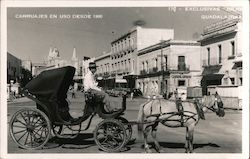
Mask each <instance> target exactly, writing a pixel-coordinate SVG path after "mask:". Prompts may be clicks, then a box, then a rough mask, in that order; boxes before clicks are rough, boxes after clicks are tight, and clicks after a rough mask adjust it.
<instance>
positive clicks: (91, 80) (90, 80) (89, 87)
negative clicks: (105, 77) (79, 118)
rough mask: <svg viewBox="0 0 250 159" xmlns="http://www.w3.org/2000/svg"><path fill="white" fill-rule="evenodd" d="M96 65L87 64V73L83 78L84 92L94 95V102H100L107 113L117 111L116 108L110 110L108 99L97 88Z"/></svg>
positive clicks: (105, 94)
mask: <svg viewBox="0 0 250 159" xmlns="http://www.w3.org/2000/svg"><path fill="white" fill-rule="evenodd" d="M96 67H97V66H96V64H95V63H94V62H90V63H89V71H88V72H87V74H86V75H85V77H84V82H83V84H84V91H85V92H90V93H91V94H94V97H95V99H96V100H98V101H101V102H102V103H103V104H104V109H105V110H106V111H108V112H112V111H115V110H117V108H115V107H114V108H112V106H111V104H110V97H109V95H108V94H107V93H105V92H104V91H103V90H102V88H101V87H98V82H97V81H96V79H95V76H94V74H95V72H96Z"/></svg>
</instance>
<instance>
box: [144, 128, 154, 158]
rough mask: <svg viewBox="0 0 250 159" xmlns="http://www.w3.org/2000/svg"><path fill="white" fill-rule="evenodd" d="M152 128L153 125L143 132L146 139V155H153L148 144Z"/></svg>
mask: <svg viewBox="0 0 250 159" xmlns="http://www.w3.org/2000/svg"><path fill="white" fill-rule="evenodd" d="M151 128H152V125H148V126H146V128H145V129H144V131H143V137H144V149H145V151H146V153H151V152H152V151H151V150H150V148H149V144H148V133H149V132H150V129H151Z"/></svg>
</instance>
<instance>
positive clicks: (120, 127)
mask: <svg viewBox="0 0 250 159" xmlns="http://www.w3.org/2000/svg"><path fill="white" fill-rule="evenodd" d="M74 74H75V68H73V67H70V66H68V67H63V68H58V69H53V70H48V71H44V72H42V73H41V74H39V75H38V76H37V77H36V78H34V79H33V80H32V81H30V82H29V83H28V84H27V85H26V86H25V88H24V90H23V94H24V95H25V96H26V97H28V98H30V99H32V100H33V101H35V102H36V108H24V109H21V110H19V111H17V112H16V113H15V114H14V115H13V116H12V118H11V120H10V124H9V125H10V126H9V127H10V134H11V137H12V139H13V140H14V141H15V142H16V143H17V144H18V145H19V146H20V147H22V148H25V149H39V148H42V147H43V146H44V145H45V144H46V143H47V142H48V140H49V139H50V137H51V135H52V134H53V135H55V136H56V137H59V138H74V137H76V136H77V135H78V134H79V133H80V132H81V131H84V130H87V129H88V128H89V126H90V124H91V121H92V118H93V117H94V116H95V115H96V114H98V115H99V117H100V118H102V119H104V120H103V121H102V122H101V123H99V124H98V125H97V126H96V128H95V130H94V139H95V142H96V144H97V145H98V146H99V148H100V149H102V150H104V151H107V152H116V151H119V150H120V149H121V148H122V147H123V146H124V145H125V144H126V143H127V142H128V141H129V139H130V137H131V135H132V128H131V125H127V124H126V123H128V121H127V120H126V119H125V118H123V117H122V116H121V115H122V114H123V112H124V111H125V110H126V97H125V96H124V97H123V100H122V108H121V109H119V110H118V111H115V112H112V113H110V112H107V111H105V109H104V106H103V104H102V103H101V102H100V101H96V99H94V97H93V95H91V94H90V93H88V92H86V93H85V103H86V104H85V107H84V110H83V115H82V116H80V117H79V118H73V117H71V115H70V114H69V107H68V101H67V92H68V88H69V86H70V84H71V82H72V80H73V76H74ZM87 119H89V120H88V124H87V126H86V128H84V129H82V128H81V126H82V122H84V121H86V120H87ZM64 131H65V132H64Z"/></svg>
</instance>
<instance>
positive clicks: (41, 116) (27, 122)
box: [9, 108, 51, 149]
mask: <svg viewBox="0 0 250 159" xmlns="http://www.w3.org/2000/svg"><path fill="white" fill-rule="evenodd" d="M9 127H10V134H11V137H12V139H13V140H14V141H15V142H16V144H17V145H18V146H20V147H21V148H24V149H40V148H42V147H43V146H44V145H45V144H46V143H47V142H48V140H49V138H50V131H51V126H50V121H49V118H48V117H47V116H46V115H45V113H43V112H42V111H40V110H38V109H28V108H25V109H21V110H19V111H17V112H16V113H15V114H14V115H13V116H12V118H11V120H10V123H9Z"/></svg>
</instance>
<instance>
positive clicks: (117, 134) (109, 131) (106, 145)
mask: <svg viewBox="0 0 250 159" xmlns="http://www.w3.org/2000/svg"><path fill="white" fill-rule="evenodd" d="M94 139H95V142H96V144H97V145H98V147H99V148H100V149H101V150H103V151H106V152H118V151H120V150H121V149H122V147H123V146H125V144H126V139H127V135H126V129H125V127H124V125H123V124H122V123H121V122H119V121H118V120H115V119H106V120H104V121H102V122H101V123H99V124H98V125H97V126H96V129H95V130H94Z"/></svg>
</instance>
